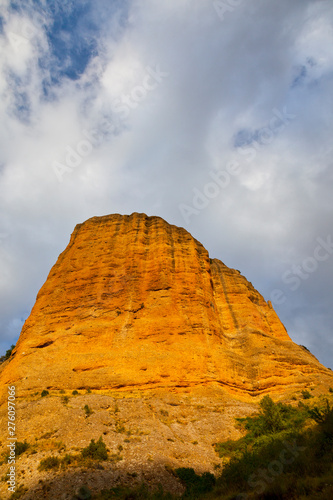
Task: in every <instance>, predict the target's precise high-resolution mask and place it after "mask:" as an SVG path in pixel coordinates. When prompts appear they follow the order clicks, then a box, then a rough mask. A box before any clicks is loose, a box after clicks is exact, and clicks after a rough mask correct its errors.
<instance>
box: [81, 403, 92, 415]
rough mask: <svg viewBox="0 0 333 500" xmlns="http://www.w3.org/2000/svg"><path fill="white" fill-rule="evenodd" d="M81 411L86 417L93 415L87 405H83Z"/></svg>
mask: <svg viewBox="0 0 333 500" xmlns="http://www.w3.org/2000/svg"><path fill="white" fill-rule="evenodd" d="M83 409H84V411H85V412H86V417H90V415H92V414H93V413H94V412H93V411H92V409H91V408H90V407H89V406H88V405H84V407H83Z"/></svg>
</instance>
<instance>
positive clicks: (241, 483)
mask: <svg viewBox="0 0 333 500" xmlns="http://www.w3.org/2000/svg"><path fill="white" fill-rule="evenodd" d="M329 397H331V395H329ZM307 399H309V402H307V404H305V402H304V401H303V400H301V401H300V402H299V403H298V406H295V405H293V406H291V405H288V404H283V403H274V401H273V400H272V399H271V398H270V397H269V396H265V397H264V398H263V399H262V400H261V402H260V411H259V413H258V414H256V415H253V416H251V417H246V418H238V419H236V420H237V423H238V425H239V427H240V428H241V429H243V430H244V435H243V437H241V438H240V439H238V440H236V441H231V440H229V441H227V442H223V443H216V444H215V445H214V447H215V450H216V452H217V453H218V455H219V456H220V459H221V465H222V468H221V469H220V467H219V464H217V466H216V468H215V470H216V471H217V470H222V472H219V474H220V475H219V476H218V477H215V476H214V475H213V474H211V473H209V472H206V473H204V474H202V475H198V474H197V473H196V472H195V471H194V470H193V469H192V468H178V469H176V470H173V469H171V467H169V468H166V470H167V471H168V472H169V473H170V474H173V475H174V476H176V477H177V478H178V479H179V480H180V482H181V483H182V484H183V486H184V490H185V491H184V493H183V495H182V497H181V498H183V499H184V500H185V499H186V500H189V499H202V500H215V499H221V500H232V499H236V498H239V499H244V498H247V499H248V500H269V499H279V500H289V499H294V498H295V499H296V498H300V499H305V498H307V499H308V500H316V499H319V498H320V499H324V500H329V499H330V498H333V404H332V398H331V401H329V399H324V398H317V399H313V400H312V399H311V400H310V398H307ZM123 430H124V429H121V431H123ZM122 449H123V448H122V445H119V446H118V453H115V454H108V451H109V450H107V448H106V445H105V443H103V441H102V437H100V438H99V440H98V441H97V442H95V441H94V440H93V439H92V440H91V442H90V444H89V445H88V446H87V447H86V448H84V449H83V450H81V452H80V453H79V454H78V455H76V456H72V455H66V456H65V457H64V458H62V459H59V458H57V457H48V458H47V459H44V460H42V461H41V463H40V467H39V470H49V469H51V468H53V469H58V468H63V467H67V466H70V465H72V464H73V465H76V466H78V465H79V466H80V465H84V466H94V465H89V464H90V463H91V464H93V463H95V464H96V461H98V462H99V461H104V460H109V461H111V462H116V461H118V460H121V458H122V457H121V456H120V452H121V451H122ZM98 466H99V467H102V466H101V465H98ZM95 467H96V465H95ZM134 477H137V475H134V474H133V478H134ZM91 498H93V499H95V500H104V499H105V500H107V499H119V500H121V499H123V500H125V499H133V500H141V499H142V500H157V499H158V500H160V499H161V500H172V499H174V498H176V497H173V496H172V495H171V494H170V493H165V492H164V491H163V488H162V486H159V487H158V489H157V490H156V491H152V490H151V487H150V486H148V485H146V484H141V485H140V484H139V485H137V486H135V487H125V486H119V487H114V488H111V489H108V490H103V491H102V492H100V493H99V494H98V495H92V497H91ZM178 498H179V497H178Z"/></svg>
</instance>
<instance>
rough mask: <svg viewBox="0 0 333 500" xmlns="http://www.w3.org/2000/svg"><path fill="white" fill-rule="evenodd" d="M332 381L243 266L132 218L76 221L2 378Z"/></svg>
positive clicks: (248, 386)
mask: <svg viewBox="0 0 333 500" xmlns="http://www.w3.org/2000/svg"><path fill="white" fill-rule="evenodd" d="M328 381H329V382H330V383H331V384H332V375H331V372H330V371H329V370H328V369H326V368H325V367H323V366H322V365H321V364H320V363H319V362H318V361H317V360H316V358H315V357H314V356H313V355H312V354H310V353H309V352H307V351H306V350H305V349H303V348H302V347H300V346H298V345H296V344H294V343H293V342H292V341H291V339H290V337H289V336H288V334H287V332H286V330H285V328H284V326H283V325H282V323H281V322H280V320H279V318H278V317H277V315H276V313H275V312H274V310H273V308H272V307H271V305H270V304H269V303H266V302H265V300H264V299H263V297H262V296H261V295H260V294H259V293H258V292H257V291H256V290H255V289H254V288H253V286H252V285H251V283H249V282H248V281H247V280H246V278H244V276H242V275H241V274H240V273H239V271H236V270H233V269H230V268H228V267H227V266H225V265H224V264H223V263H222V262H221V261H219V260H217V259H210V258H209V254H208V252H207V250H205V248H204V247H203V246H202V245H201V244H200V243H199V242H198V241H196V240H195V239H194V238H193V237H192V236H191V235H190V234H189V233H188V232H187V231H186V230H184V229H183V228H179V227H176V226H172V225H170V224H168V223H167V222H165V221H164V220H163V219H161V218H159V217H147V216H146V215H144V214H137V213H134V214H132V215H130V216H122V215H118V214H114V215H109V216H105V217H93V218H92V219H89V220H87V221H86V222H84V223H83V224H79V225H77V226H76V228H75V230H74V232H73V234H72V236H71V240H70V242H69V245H68V246H67V248H66V249H65V251H64V252H63V253H62V254H61V255H60V256H59V258H58V261H57V262H56V264H55V265H54V266H53V268H52V269H51V271H50V273H49V276H48V278H47V281H46V283H45V284H44V285H43V287H42V288H41V290H40V292H39V294H38V296H37V300H36V304H35V306H34V307H33V309H32V312H31V315H30V317H29V318H28V319H27V321H26V322H25V325H24V327H23V329H22V333H21V336H20V339H19V341H18V343H17V346H16V348H15V350H14V353H13V356H12V358H11V359H10V360H9V362H6V363H4V364H3V366H2V369H1V379H0V384H1V386H2V387H3V386H4V385H7V384H14V383H15V384H16V385H17V387H19V389H20V393H21V394H24V393H25V392H26V391H34V390H42V389H45V388H50V389H62V388H66V389H79V388H87V387H90V388H95V389H112V390H114V389H122V390H127V389H128V390H131V389H133V388H136V389H159V388H161V389H163V388H170V389H171V388H177V387H178V388H179V387H183V388H184V387H188V388H194V386H201V387H207V386H210V387H212V386H214V387H219V388H221V389H225V390H227V391H229V392H230V393H238V394H242V395H243V396H244V397H247V396H249V395H251V396H253V395H258V394H261V393H265V392H274V391H276V392H281V393H282V392H287V391H288V390H293V388H295V387H299V386H302V385H303V386H304V385H308V384H311V383H316V384H320V383H321V382H322V383H326V382H327V383H328Z"/></svg>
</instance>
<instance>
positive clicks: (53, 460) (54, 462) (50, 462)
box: [38, 456, 61, 471]
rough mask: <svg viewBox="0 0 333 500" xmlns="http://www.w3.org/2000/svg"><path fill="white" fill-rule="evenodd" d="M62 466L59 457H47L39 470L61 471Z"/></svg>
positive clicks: (40, 464) (41, 462)
mask: <svg viewBox="0 0 333 500" xmlns="http://www.w3.org/2000/svg"><path fill="white" fill-rule="evenodd" d="M60 464H61V460H60V459H59V458H58V457H53V456H52V457H47V458H44V459H43V460H41V461H40V463H39V466H38V470H39V471H43V470H51V469H59V466H60Z"/></svg>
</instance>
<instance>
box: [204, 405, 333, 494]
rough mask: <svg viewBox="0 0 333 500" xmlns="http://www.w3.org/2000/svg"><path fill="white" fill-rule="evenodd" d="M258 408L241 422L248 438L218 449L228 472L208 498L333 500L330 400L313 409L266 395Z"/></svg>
mask: <svg viewBox="0 0 333 500" xmlns="http://www.w3.org/2000/svg"><path fill="white" fill-rule="evenodd" d="M260 408H261V412H260V414H259V415H257V416H254V417H247V418H244V419H237V420H238V421H239V423H240V425H242V426H243V427H244V429H245V430H247V431H248V432H247V434H246V435H245V436H244V437H242V438H241V439H239V440H238V441H227V442H226V443H218V444H216V445H215V449H216V451H217V452H218V453H219V455H220V457H221V458H222V459H223V461H224V468H223V471H222V474H221V476H220V477H219V478H218V479H217V483H216V488H215V490H214V494H212V496H208V497H207V498H211V499H213V498H216V497H215V496H214V495H219V496H218V498H232V495H237V494H238V495H240V494H242V495H243V497H244V498H251V499H264V498H265V499H266V498H267V499H269V498H279V499H290V498H301V497H302V495H304V496H306V495H307V498H313V499H314V498H319V496H318V497H317V496H316V495H317V494H320V495H321V494H325V495H326V496H320V498H327V499H328V498H330V496H332V493H333V489H332V488H331V489H330V490H329V491H327V492H326V490H327V487H328V486H327V485H330V484H332V482H333V467H332V465H333V407H331V406H330V404H329V402H328V400H326V401H325V403H324V404H322V405H321V407H317V406H315V407H314V408H312V409H310V408H309V407H308V406H306V405H304V404H303V403H299V406H298V408H295V407H291V406H289V405H285V404H282V403H274V402H273V401H272V400H271V398H270V397H269V396H265V397H264V398H263V399H262V401H261V404H260ZM311 421H312V422H313V421H315V422H316V423H317V426H315V425H313V424H312V425H311V424H310V423H311ZM311 493H313V496H311ZM243 497H242V498H243ZM240 498H241V496H240Z"/></svg>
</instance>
